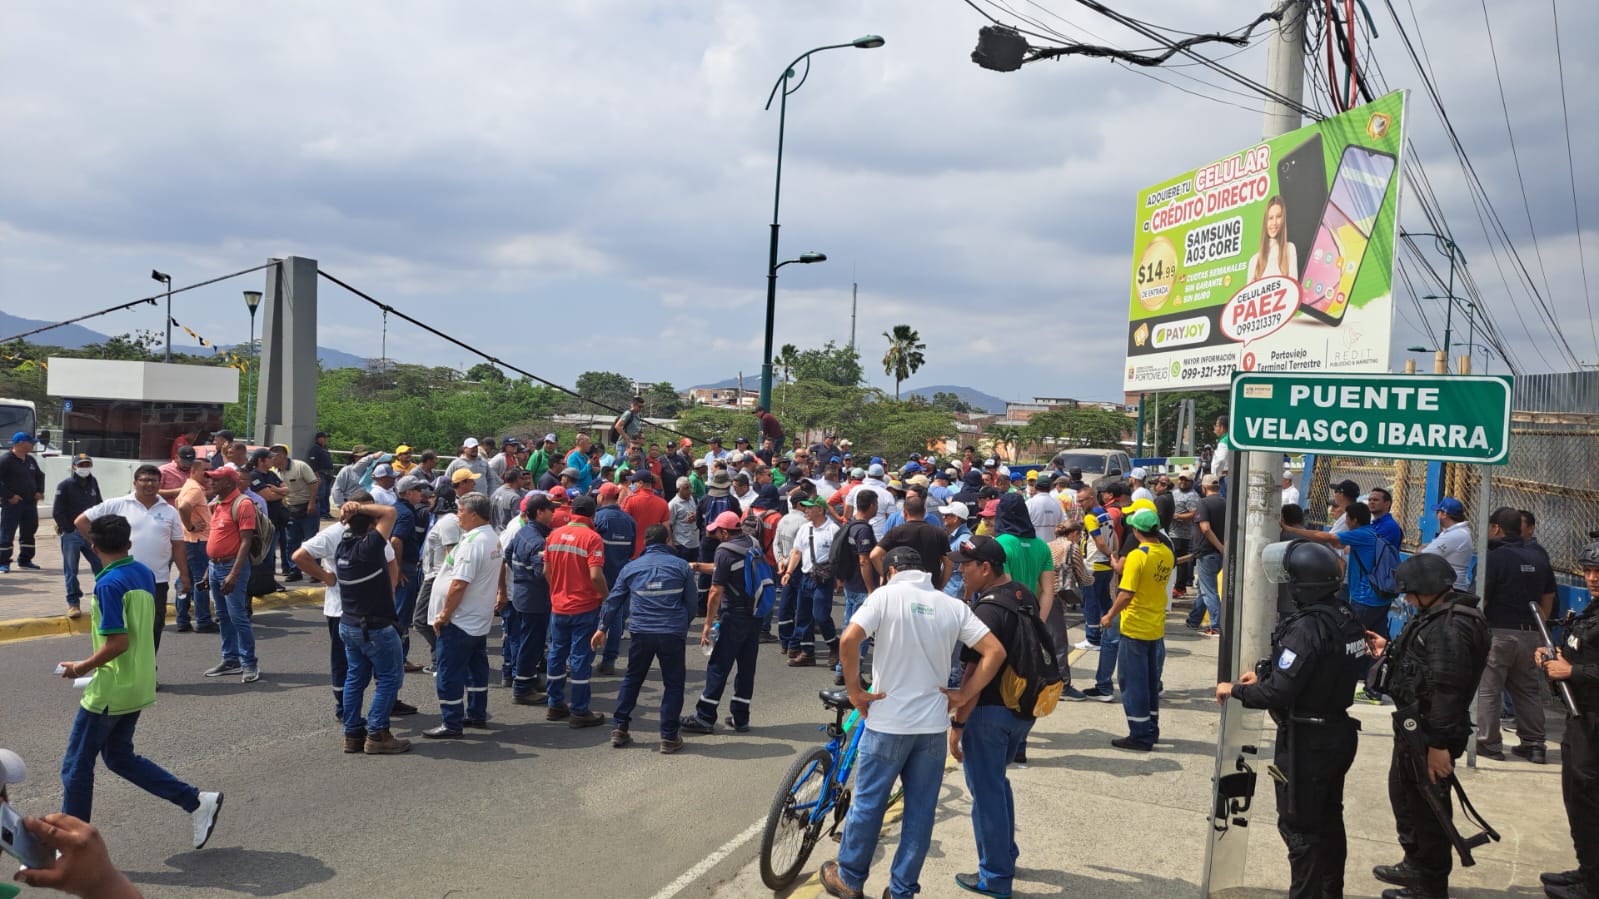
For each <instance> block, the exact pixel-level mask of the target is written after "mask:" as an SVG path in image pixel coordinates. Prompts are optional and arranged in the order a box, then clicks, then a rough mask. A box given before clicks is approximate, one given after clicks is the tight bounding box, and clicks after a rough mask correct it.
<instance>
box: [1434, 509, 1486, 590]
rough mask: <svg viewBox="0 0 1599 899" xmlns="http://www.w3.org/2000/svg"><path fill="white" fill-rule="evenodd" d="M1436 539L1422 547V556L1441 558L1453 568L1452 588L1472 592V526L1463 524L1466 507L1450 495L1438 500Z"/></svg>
mask: <svg viewBox="0 0 1599 899" xmlns="http://www.w3.org/2000/svg"><path fill="white" fill-rule="evenodd" d="M1433 511H1435V512H1436V513H1437V514H1438V536H1436V537H1434V538H1433V539H1432V542H1431V543H1428V544H1427V545H1426V546H1423V547H1422V548H1421V551H1422V552H1424V553H1435V554H1437V555H1440V556H1443V557H1444V559H1445V560H1447V561H1448V562H1449V564H1450V566H1451V567H1453V568H1454V569H1455V589H1456V590H1470V589H1471V556H1472V554H1473V552H1474V549H1473V546H1472V539H1471V525H1470V524H1469V523H1467V521H1466V506H1465V504H1464V503H1462V502H1461V501H1460V500H1458V499H1455V498H1454V497H1452V496H1446V497H1444V498H1443V499H1441V500H1439V501H1438V507H1437V508H1436V509H1434V510H1433Z"/></svg>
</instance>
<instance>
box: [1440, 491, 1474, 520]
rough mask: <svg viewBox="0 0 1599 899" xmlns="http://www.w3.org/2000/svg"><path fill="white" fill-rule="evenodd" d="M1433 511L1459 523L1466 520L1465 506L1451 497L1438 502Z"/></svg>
mask: <svg viewBox="0 0 1599 899" xmlns="http://www.w3.org/2000/svg"><path fill="white" fill-rule="evenodd" d="M1434 511H1438V512H1442V513H1444V514H1445V515H1448V516H1449V517H1450V518H1455V519H1458V520H1460V521H1465V520H1466V506H1465V504H1464V503H1462V502H1461V501H1460V500H1458V499H1455V498H1454V497H1452V496H1446V497H1444V498H1443V499H1441V500H1439V501H1438V506H1437V508H1436V509H1435V510H1434Z"/></svg>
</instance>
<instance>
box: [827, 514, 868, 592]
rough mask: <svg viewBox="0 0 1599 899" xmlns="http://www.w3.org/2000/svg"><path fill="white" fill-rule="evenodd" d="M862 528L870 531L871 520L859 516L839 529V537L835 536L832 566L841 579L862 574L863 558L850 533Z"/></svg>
mask: <svg viewBox="0 0 1599 899" xmlns="http://www.w3.org/2000/svg"><path fill="white" fill-rule="evenodd" d="M861 528H865V529H866V530H867V531H868V532H870V531H871V529H872V525H871V522H867V521H861V520H860V519H859V518H857V519H855V520H854V521H851V522H850V523H849V524H848V525H846V526H845V527H844V529H843V530H842V531H839V533H838V536H837V537H835V538H833V560H832V565H831V567H832V569H833V575H834V576H835V577H837V578H838V579H839V580H841V581H847V580H849V579H851V578H853V577H855V576H856V575H858V574H860V571H861V559H860V556H858V555H856V553H855V549H854V540H853V539H852V538H851V537H850V534H851V533H853V532H856V531H859V530H860V529H861Z"/></svg>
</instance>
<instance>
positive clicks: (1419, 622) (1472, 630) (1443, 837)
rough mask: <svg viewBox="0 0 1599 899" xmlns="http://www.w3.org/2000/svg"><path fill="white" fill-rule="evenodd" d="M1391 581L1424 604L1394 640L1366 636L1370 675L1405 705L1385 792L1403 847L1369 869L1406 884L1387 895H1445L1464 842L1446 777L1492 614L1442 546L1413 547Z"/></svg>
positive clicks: (1393, 898)
mask: <svg viewBox="0 0 1599 899" xmlns="http://www.w3.org/2000/svg"><path fill="white" fill-rule="evenodd" d="M1394 582H1395V583H1396V584H1397V585H1398V586H1399V589H1400V590H1402V591H1404V593H1405V594H1406V598H1407V599H1408V600H1409V601H1410V602H1411V603H1413V604H1415V606H1416V608H1417V609H1418V610H1419V613H1420V614H1418V615H1417V616H1416V617H1415V618H1413V619H1411V620H1410V621H1409V622H1408V623H1407V624H1406V625H1405V628H1404V630H1402V631H1400V632H1399V636H1398V637H1395V638H1394V640H1393V642H1392V643H1391V644H1389V643H1388V641H1386V640H1384V639H1383V638H1382V637H1381V636H1380V635H1378V634H1372V633H1368V634H1367V635H1366V638H1367V640H1368V641H1369V642H1370V643H1371V648H1372V654H1373V655H1374V656H1377V657H1378V661H1377V663H1376V666H1375V667H1374V669H1373V676H1374V679H1375V681H1376V683H1378V685H1379V689H1380V690H1381V691H1382V692H1383V693H1386V694H1389V695H1391V696H1392V697H1393V699H1394V702H1395V704H1397V705H1398V706H1399V708H1400V712H1399V713H1396V715H1395V720H1396V726H1395V728H1394V754H1393V761H1392V763H1391V764H1390V766H1389V769H1388V800H1389V802H1390V803H1391V804H1392V805H1393V810H1394V824H1395V827H1396V829H1397V830H1398V832H1399V845H1400V846H1401V847H1403V848H1404V850H1405V857H1404V859H1403V860H1402V861H1400V862H1399V864H1397V865H1378V866H1377V867H1376V868H1373V869H1372V874H1373V875H1374V876H1375V877H1376V878H1377V879H1378V880H1381V881H1383V882H1384V883H1391V884H1395V885H1396V886H1399V887H1400V889H1395V890H1384V891H1383V894H1382V895H1383V897H1384V899H1435V897H1437V899H1442V897H1446V896H1447V895H1448V893H1449V871H1450V869H1451V868H1452V867H1453V864H1454V859H1453V857H1452V856H1451V855H1450V852H1451V848H1452V846H1458V845H1459V843H1458V842H1456V841H1457V840H1459V835H1458V833H1457V832H1455V831H1454V825H1453V823H1452V808H1451V805H1450V798H1451V797H1450V794H1449V791H1448V790H1447V789H1446V788H1444V786H1443V785H1444V784H1452V785H1454V786H1456V788H1457V791H1458V781H1455V780H1454V766H1455V759H1457V758H1459V757H1460V754H1461V753H1462V752H1464V751H1465V749H1466V741H1467V739H1468V738H1469V737H1470V736H1471V705H1472V703H1473V702H1475V701H1476V695H1477V681H1478V680H1479V679H1480V678H1481V677H1482V671H1483V668H1484V667H1486V665H1487V664H1488V644H1489V634H1488V623H1487V620H1486V619H1485V618H1484V617H1483V614H1482V611H1481V610H1479V609H1478V608H1477V597H1476V596H1474V595H1472V594H1470V593H1462V592H1458V591H1456V590H1455V589H1454V582H1455V570H1454V568H1453V567H1452V566H1451V565H1450V564H1449V562H1448V561H1447V560H1445V559H1444V557H1443V556H1439V555H1434V554H1431V553H1417V554H1416V555H1413V556H1411V557H1410V558H1408V559H1406V560H1405V561H1404V562H1401V563H1400V564H1399V566H1398V567H1397V568H1395V569H1394ZM1423 743H1424V744H1425V751H1424V753H1423V751H1422V749H1421V747H1422V745H1423ZM1423 755H1424V757H1423ZM1461 795H1462V797H1463V796H1464V794H1463V793H1462V794H1461ZM1463 804H1465V803H1464V802H1463ZM1485 829H1486V828H1485ZM1489 832H1490V833H1491V831H1489ZM1494 836H1495V837H1496V838H1497V835H1494Z"/></svg>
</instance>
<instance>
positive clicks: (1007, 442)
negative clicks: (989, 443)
mask: <svg viewBox="0 0 1599 899" xmlns="http://www.w3.org/2000/svg"><path fill="white" fill-rule="evenodd" d="M988 433H989V436H990V437H993V438H994V454H995V455H996V456H999V457H1000V458H1002V459H1005V460H1007V461H1010V462H1015V461H1016V442H1017V441H1019V440H1021V437H1022V429H1021V428H1018V427H1016V426H1015V425H1000V426H999V427H997V428H994V429H993V430H991V431H989V432H988Z"/></svg>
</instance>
